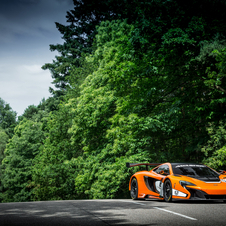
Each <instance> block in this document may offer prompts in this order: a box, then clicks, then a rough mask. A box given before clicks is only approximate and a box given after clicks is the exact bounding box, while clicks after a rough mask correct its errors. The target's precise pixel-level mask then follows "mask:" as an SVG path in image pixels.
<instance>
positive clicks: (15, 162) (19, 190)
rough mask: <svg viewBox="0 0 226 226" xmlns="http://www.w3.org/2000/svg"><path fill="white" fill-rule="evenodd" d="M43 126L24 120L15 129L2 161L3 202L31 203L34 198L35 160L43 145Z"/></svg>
mask: <svg viewBox="0 0 226 226" xmlns="http://www.w3.org/2000/svg"><path fill="white" fill-rule="evenodd" d="M41 126H42V124H41V123H38V122H33V121H31V120H26V119H24V120H23V121H21V122H20V123H19V125H17V126H16V128H15V134H14V136H13V137H12V139H11V140H10V141H9V144H8V145H7V148H6V150H5V158H4V159H3V161H2V166H3V175H2V184H3V188H4V190H3V191H4V193H3V201H4V202H12V201H29V200H31V198H32V190H33V187H32V183H31V180H32V167H33V159H34V157H35V156H36V155H37V154H38V153H39V151H40V147H41V146H42V144H43V139H44V133H43V131H42V129H41Z"/></svg>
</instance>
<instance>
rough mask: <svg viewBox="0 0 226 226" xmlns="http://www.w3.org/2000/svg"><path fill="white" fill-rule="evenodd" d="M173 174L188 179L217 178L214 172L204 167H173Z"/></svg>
mask: <svg viewBox="0 0 226 226" xmlns="http://www.w3.org/2000/svg"><path fill="white" fill-rule="evenodd" d="M172 168H173V173H174V174H179V175H184V176H189V177H218V176H219V175H218V174H217V172H215V171H214V170H212V169H210V168H209V167H207V166H205V165H192V164H188V165H179V164H178V165H173V166H172Z"/></svg>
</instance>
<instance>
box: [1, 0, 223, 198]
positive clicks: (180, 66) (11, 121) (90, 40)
mask: <svg viewBox="0 0 226 226" xmlns="http://www.w3.org/2000/svg"><path fill="white" fill-rule="evenodd" d="M225 12H226V1H225V0H216V1H213V0H199V1H197V0H189V1H188V0H184V1H181V0H143V1H138V0H130V1H128V0H106V1H99V0H93V1H88V0H74V9H72V10H70V11H69V12H67V13H66V20H67V25H62V24H59V23H56V27H57V29H58V30H59V35H61V36H62V39H63V40H64V43H63V44H56V45H50V50H51V51H56V52H57V54H58V55H57V56H56V57H55V59H53V61H52V63H46V64H45V65H43V69H44V70H50V71H51V74H52V78H53V84H54V85H55V88H54V89H50V92H51V94H52V96H51V97H50V98H49V99H46V100H45V99H43V100H42V101H41V102H40V104H39V105H38V106H34V105H31V106H28V108H27V109H25V111H24V114H23V115H22V116H19V117H18V119H17V118H16V113H15V112H14V111H13V110H12V109H11V107H10V106H9V104H7V103H6V102H5V101H4V100H2V99H0V202H16V201H35V200H61V199H93V198H122V197H124V198H125V197H128V181H129V178H130V176H131V174H132V172H134V171H133V170H135V171H136V170H137V168H135V169H127V168H126V167H125V166H126V162H202V163H205V164H207V165H209V166H211V167H213V168H215V169H217V170H218V169H226V17H225Z"/></svg>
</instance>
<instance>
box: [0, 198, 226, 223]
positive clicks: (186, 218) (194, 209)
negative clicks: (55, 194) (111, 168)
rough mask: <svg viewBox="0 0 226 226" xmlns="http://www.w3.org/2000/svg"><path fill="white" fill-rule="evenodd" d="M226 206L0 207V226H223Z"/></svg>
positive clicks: (126, 202)
mask: <svg viewBox="0 0 226 226" xmlns="http://www.w3.org/2000/svg"><path fill="white" fill-rule="evenodd" d="M225 207H226V203H223V202H173V203H166V202H161V201H156V200H145V201H133V200H130V199H112V200H106V199H105V200H71V201H43V202H23V203H0V225H1V226H5V225H17V226H19V225H23V226H24V225H25V226H26V225H29V226H33V225H34V226H35V225H41V226H45V225H55V226H58V225H76V226H80V225H81V226H88V225H91V226H97V225H98V226H106V225H123V226H129V225H131V226H132V225H143V226H149V225H150V226H151V225H168V226H169V225H170V226H171V225H199V226H201V225H205V226H208V225H211V226H212V225H225V224H226V214H225Z"/></svg>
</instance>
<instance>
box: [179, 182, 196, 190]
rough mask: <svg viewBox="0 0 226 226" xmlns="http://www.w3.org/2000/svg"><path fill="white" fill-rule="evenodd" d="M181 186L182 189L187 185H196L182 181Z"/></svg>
mask: <svg viewBox="0 0 226 226" xmlns="http://www.w3.org/2000/svg"><path fill="white" fill-rule="evenodd" d="M180 185H181V186H182V187H184V188H185V187H186V186H187V185H189V186H196V184H192V183H191V182H188V181H184V180H181V181H180Z"/></svg>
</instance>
